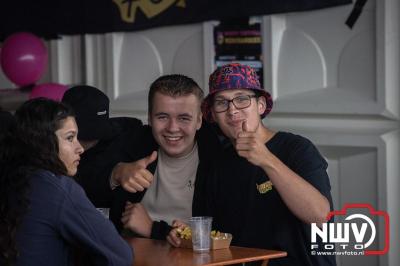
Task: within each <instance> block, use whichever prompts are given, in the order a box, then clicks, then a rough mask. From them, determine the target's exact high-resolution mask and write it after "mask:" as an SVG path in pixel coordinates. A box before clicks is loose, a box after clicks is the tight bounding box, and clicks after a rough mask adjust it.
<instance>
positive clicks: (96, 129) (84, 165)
mask: <svg viewBox="0 0 400 266" xmlns="http://www.w3.org/2000/svg"><path fill="white" fill-rule="evenodd" d="M62 102H63V103H66V104H68V105H69V106H71V107H72V108H73V110H74V112H75V115H76V123H77V125H78V130H79V131H78V139H79V142H80V143H81V144H82V146H83V148H84V149H85V152H84V153H83V154H82V156H81V160H80V163H79V166H78V172H77V174H76V176H75V178H76V180H77V181H78V183H79V184H80V185H81V186H82V187H83V188H84V190H85V192H86V194H87V196H88V198H89V199H90V200H91V202H92V203H93V204H94V205H95V206H96V207H97V208H99V209H100V210H102V211H103V213H104V214H105V215H106V216H108V212H109V208H110V206H111V204H112V190H111V188H110V185H109V173H110V172H111V170H112V168H113V167H114V166H115V164H117V163H118V162H120V161H124V160H126V159H127V158H130V151H129V150H128V146H129V145H127V143H130V142H131V139H133V138H135V136H136V133H137V132H138V131H139V129H140V128H141V126H142V122H141V121H140V120H138V119H136V118H130V117H115V118H110V116H109V113H110V100H109V98H108V97H107V95H106V94H104V93H103V92H102V91H101V90H99V89H97V88H95V87H92V86H88V85H77V86H74V87H71V88H70V89H69V90H67V91H66V92H65V93H64V95H63V98H62Z"/></svg>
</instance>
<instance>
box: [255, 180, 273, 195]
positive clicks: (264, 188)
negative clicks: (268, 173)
mask: <svg viewBox="0 0 400 266" xmlns="http://www.w3.org/2000/svg"><path fill="white" fill-rule="evenodd" d="M256 186H257V190H258V192H260V194H265V193H267V192H268V191H270V190H272V186H273V185H272V182H271V181H266V182H264V183H261V184H256Z"/></svg>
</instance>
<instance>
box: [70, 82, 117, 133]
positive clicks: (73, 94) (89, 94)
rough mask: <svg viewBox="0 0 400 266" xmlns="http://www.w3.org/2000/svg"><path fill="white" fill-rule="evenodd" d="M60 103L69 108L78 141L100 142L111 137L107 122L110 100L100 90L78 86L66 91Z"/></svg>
mask: <svg viewBox="0 0 400 266" xmlns="http://www.w3.org/2000/svg"><path fill="white" fill-rule="evenodd" d="M62 102H63V103H66V104H68V105H69V106H71V107H72V108H73V110H74V112H75V116H76V123H77V125H78V130H79V131H78V132H79V133H78V139H80V140H100V139H108V138H111V137H112V136H113V128H112V126H111V123H110V121H109V112H110V100H109V99H108V97H107V95H106V94H104V93H103V92H102V91H101V90H99V89H97V88H95V87H92V86H88V85H78V86H74V87H71V88H70V89H68V90H67V91H66V92H65V93H64V96H63V98H62Z"/></svg>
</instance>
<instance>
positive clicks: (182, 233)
mask: <svg viewBox="0 0 400 266" xmlns="http://www.w3.org/2000/svg"><path fill="white" fill-rule="evenodd" d="M176 232H177V235H178V237H180V238H182V239H187V240H188V239H192V230H190V227H185V228H184V229H183V230H182V229H181V228H178V229H176Z"/></svg>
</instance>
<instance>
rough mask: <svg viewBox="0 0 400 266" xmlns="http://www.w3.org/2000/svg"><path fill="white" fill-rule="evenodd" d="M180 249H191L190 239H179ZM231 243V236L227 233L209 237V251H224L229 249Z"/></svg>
mask: <svg viewBox="0 0 400 266" xmlns="http://www.w3.org/2000/svg"><path fill="white" fill-rule="evenodd" d="M181 241H182V242H181V246H180V247H181V248H193V245H192V239H181ZM231 241H232V235H231V234H228V233H220V235H219V236H218V237H211V247H210V249H212V250H215V249H224V248H229V246H230V245H231Z"/></svg>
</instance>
